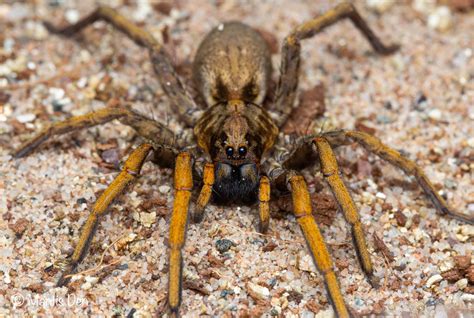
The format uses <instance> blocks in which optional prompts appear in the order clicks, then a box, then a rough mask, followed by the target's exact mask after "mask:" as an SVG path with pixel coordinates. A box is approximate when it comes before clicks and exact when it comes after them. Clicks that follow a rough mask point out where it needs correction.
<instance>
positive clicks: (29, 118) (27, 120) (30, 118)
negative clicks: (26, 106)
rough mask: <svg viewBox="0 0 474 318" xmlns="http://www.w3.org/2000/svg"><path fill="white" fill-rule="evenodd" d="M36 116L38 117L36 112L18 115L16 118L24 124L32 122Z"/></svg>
mask: <svg viewBox="0 0 474 318" xmlns="http://www.w3.org/2000/svg"><path fill="white" fill-rule="evenodd" d="M35 118H36V115H35V114H23V115H18V116H17V117H16V119H17V120H18V121H19V122H20V123H22V124H25V123H30V122H32V121H33V120H35Z"/></svg>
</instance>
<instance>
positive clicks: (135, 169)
mask: <svg viewBox="0 0 474 318" xmlns="http://www.w3.org/2000/svg"><path fill="white" fill-rule="evenodd" d="M152 150H153V147H152V145H150V144H142V145H140V146H139V147H138V148H137V149H135V150H134V151H133V152H132V153H131V154H130V156H129V157H128V159H127V161H126V162H125V164H124V166H123V168H122V171H121V172H120V174H119V175H118V176H117V177H116V178H115V179H114V181H112V183H111V184H110V185H109V187H108V188H107V189H106V190H105V191H104V192H103V193H102V194H101V196H100V197H99V199H98V200H97V201H96V203H95V205H94V208H93V209H92V211H91V213H90V214H89V217H88V218H87V220H86V223H84V225H83V227H82V231H81V235H80V237H79V242H78V243H77V245H76V248H75V249H74V253H73V254H72V257H71V259H70V261H69V262H68V265H67V268H66V270H64V271H63V273H62V275H61V277H60V278H59V280H58V283H57V285H58V286H64V285H66V284H67V283H68V282H69V280H70V276H71V274H73V273H74V272H75V271H76V268H77V265H78V264H79V263H80V262H81V261H82V260H83V259H84V257H85V256H86V253H87V251H88V249H89V245H90V243H91V241H92V238H93V237H94V234H95V231H96V229H97V226H98V224H99V221H100V217H101V216H102V215H104V213H105V212H106V211H107V208H108V207H109V206H110V204H111V203H112V201H113V200H114V199H115V198H116V197H117V196H118V195H120V194H121V193H122V192H123V191H124V189H125V187H126V186H127V185H128V184H130V183H131V182H133V181H134V180H135V179H136V178H137V177H138V175H139V173H140V170H141V168H142V166H143V163H144V162H145V159H146V157H147V156H148V154H149V153H150V151H152Z"/></svg>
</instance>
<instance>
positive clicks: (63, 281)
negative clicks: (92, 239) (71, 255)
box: [56, 262, 77, 287]
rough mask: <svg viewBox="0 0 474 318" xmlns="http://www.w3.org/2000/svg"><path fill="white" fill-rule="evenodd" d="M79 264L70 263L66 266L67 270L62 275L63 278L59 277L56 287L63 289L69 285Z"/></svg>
mask: <svg viewBox="0 0 474 318" xmlns="http://www.w3.org/2000/svg"><path fill="white" fill-rule="evenodd" d="M76 268H77V263H73V262H69V263H67V264H66V266H65V268H64V269H63V271H62V273H61V277H59V279H58V282H57V283H56V287H63V286H66V285H67V284H69V282H70V281H71V277H72V275H73V274H74V273H75V272H76Z"/></svg>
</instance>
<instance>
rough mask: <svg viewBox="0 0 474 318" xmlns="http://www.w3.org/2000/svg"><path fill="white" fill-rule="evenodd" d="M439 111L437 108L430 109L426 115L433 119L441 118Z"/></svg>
mask: <svg viewBox="0 0 474 318" xmlns="http://www.w3.org/2000/svg"><path fill="white" fill-rule="evenodd" d="M441 116H442V114H441V111H440V110H439V109H437V108H435V109H432V110H430V111H429V112H428V117H429V118H430V119H433V120H440V119H441Z"/></svg>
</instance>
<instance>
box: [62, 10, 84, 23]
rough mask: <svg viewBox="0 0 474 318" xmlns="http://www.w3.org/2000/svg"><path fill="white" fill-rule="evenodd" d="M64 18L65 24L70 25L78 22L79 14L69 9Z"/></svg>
mask: <svg viewBox="0 0 474 318" xmlns="http://www.w3.org/2000/svg"><path fill="white" fill-rule="evenodd" d="M64 17H65V18H66V21H67V22H69V23H71V24H72V23H76V22H77V21H79V18H80V14H79V11H77V10H74V9H69V10H67V11H66V13H65V14H64Z"/></svg>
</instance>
